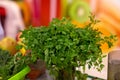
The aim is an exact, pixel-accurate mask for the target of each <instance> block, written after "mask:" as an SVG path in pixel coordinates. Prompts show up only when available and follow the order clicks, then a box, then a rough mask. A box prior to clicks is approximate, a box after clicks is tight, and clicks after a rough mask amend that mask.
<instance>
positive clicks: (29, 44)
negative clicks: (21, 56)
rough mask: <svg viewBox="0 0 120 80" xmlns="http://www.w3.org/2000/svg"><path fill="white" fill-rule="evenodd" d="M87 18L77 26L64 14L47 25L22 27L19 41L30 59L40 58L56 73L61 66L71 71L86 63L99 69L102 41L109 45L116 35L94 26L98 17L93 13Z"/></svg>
mask: <svg viewBox="0 0 120 80" xmlns="http://www.w3.org/2000/svg"><path fill="white" fill-rule="evenodd" d="M90 21H91V22H90V23H89V24H88V25H85V27H84V28H77V27H76V26H75V25H73V24H72V23H71V22H70V21H69V20H68V19H66V18H62V19H61V20H59V19H53V20H52V22H51V23H50V25H49V26H47V27H46V26H41V27H37V28H34V27H30V28H29V29H26V30H24V31H22V35H21V38H23V40H22V43H23V44H25V46H22V47H24V48H25V49H26V50H31V56H32V59H33V61H36V60H37V59H38V58H41V59H43V60H44V61H45V62H46V64H47V68H48V69H49V70H52V71H54V73H55V74H57V72H58V71H60V70H62V69H66V70H68V71H70V70H69V69H71V68H73V67H80V66H83V67H85V65H86V64H88V66H89V68H90V67H91V66H95V68H96V69H98V70H101V69H102V68H103V64H102V58H103V57H104V56H103V55H102V50H101V48H100V47H101V45H102V44H103V43H107V44H108V47H111V46H112V45H113V41H114V39H115V36H114V35H111V36H103V34H102V33H101V32H100V31H98V29H94V28H93V26H94V24H96V23H97V22H98V21H97V20H95V19H94V17H93V16H92V17H90ZM20 46H21V45H20ZM20 46H19V48H21V47H20Z"/></svg>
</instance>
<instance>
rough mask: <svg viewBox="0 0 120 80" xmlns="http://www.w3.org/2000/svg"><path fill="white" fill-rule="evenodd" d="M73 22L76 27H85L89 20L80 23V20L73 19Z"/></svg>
mask: <svg viewBox="0 0 120 80" xmlns="http://www.w3.org/2000/svg"><path fill="white" fill-rule="evenodd" d="M72 24H74V25H76V27H80V28H82V27H84V26H85V25H87V24H88V22H86V23H80V22H78V21H75V20H73V21H72Z"/></svg>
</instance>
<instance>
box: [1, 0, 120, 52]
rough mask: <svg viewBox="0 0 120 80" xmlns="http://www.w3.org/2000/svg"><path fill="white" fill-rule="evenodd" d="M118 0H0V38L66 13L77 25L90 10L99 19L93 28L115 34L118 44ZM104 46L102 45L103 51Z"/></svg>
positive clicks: (119, 38) (106, 33)
mask: <svg viewBox="0 0 120 80" xmlns="http://www.w3.org/2000/svg"><path fill="white" fill-rule="evenodd" d="M119 3H120V0H0V40H3V38H6V37H9V38H12V39H13V40H16V36H17V34H18V32H19V31H20V30H24V29H26V28H28V27H29V26H30V25H32V26H34V27H40V26H42V25H44V26H47V25H48V24H49V22H50V21H51V20H52V19H53V18H59V19H60V18H62V17H67V18H69V19H70V20H71V21H72V23H73V24H75V25H77V26H79V27H81V26H83V25H85V23H87V22H88V20H89V17H88V16H90V14H91V13H92V14H94V15H95V17H96V18H97V19H98V20H100V21H101V23H100V24H98V25H97V26H95V27H96V28H99V30H100V31H102V32H103V33H104V35H110V33H111V34H115V35H117V37H118V40H117V43H115V48H119V47H120V15H119V14H120V5H119ZM6 41H8V40H6ZM9 41H11V39H10V40H9ZM3 42H4V41H3ZM105 46H106V45H104V46H103V49H104V51H107V50H106V48H105ZM105 53H106V52H105Z"/></svg>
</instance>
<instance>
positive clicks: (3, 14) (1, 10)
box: [0, 7, 6, 27]
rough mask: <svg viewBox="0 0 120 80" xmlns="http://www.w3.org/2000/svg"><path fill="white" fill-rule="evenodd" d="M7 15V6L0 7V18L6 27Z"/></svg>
mask: <svg viewBox="0 0 120 80" xmlns="http://www.w3.org/2000/svg"><path fill="white" fill-rule="evenodd" d="M5 17H6V11H5V8H3V7H0V20H1V24H2V26H3V27H4V22H5Z"/></svg>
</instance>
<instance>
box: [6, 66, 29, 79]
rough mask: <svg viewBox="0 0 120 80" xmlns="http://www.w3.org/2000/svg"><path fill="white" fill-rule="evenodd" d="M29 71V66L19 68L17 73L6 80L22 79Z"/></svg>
mask: <svg viewBox="0 0 120 80" xmlns="http://www.w3.org/2000/svg"><path fill="white" fill-rule="evenodd" d="M29 72H30V67H29V66H26V67H25V68H24V69H23V70H21V71H20V72H19V73H17V74H16V75H14V76H13V77H11V78H10V79H8V80H24V77H25V76H26V75H27V74H28V73H29Z"/></svg>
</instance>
